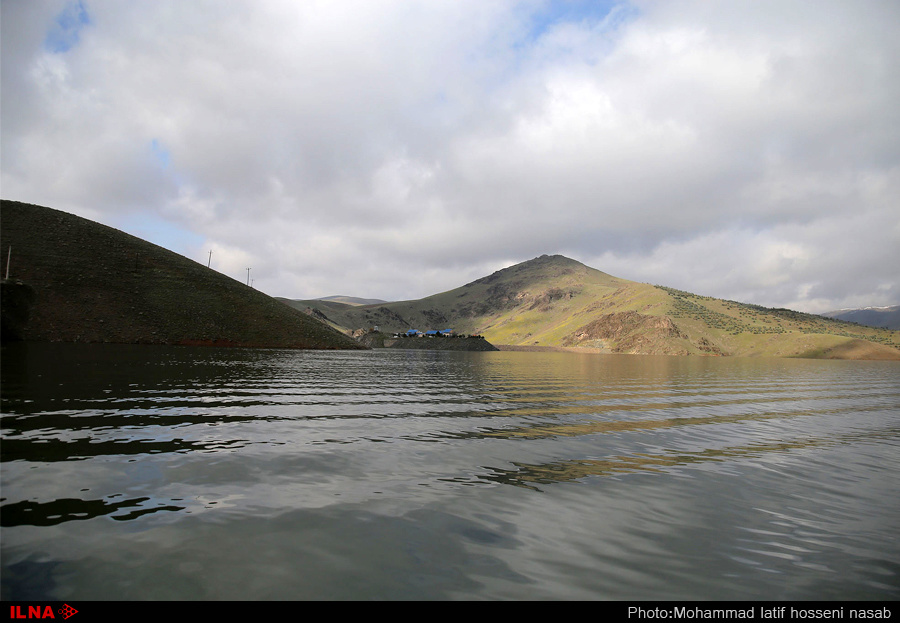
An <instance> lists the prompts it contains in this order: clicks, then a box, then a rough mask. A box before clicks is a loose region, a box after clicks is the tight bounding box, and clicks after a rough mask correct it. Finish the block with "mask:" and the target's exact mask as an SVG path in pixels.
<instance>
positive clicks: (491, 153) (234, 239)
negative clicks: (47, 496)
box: [0, 0, 900, 311]
mask: <svg viewBox="0 0 900 623" xmlns="http://www.w3.org/2000/svg"><path fill="white" fill-rule="evenodd" d="M898 24H900V8H898V7H897V5H896V3H893V2H889V1H885V2H870V3H865V4H859V3H845V2H792V3H784V2H729V3H708V2H692V1H667V2H655V1H647V2H643V1H641V2H634V3H629V2H607V3H591V2H574V3H565V2H544V1H539V0H534V1H523V2H515V1H512V0H510V1H505V2H491V3H483V2H475V1H471V2H469V1H454V2H430V1H429V2H408V1H402V2H401V1H397V2H391V1H387V0H385V1H383V2H377V3H374V2H368V1H362V0H360V1H355V2H351V1H341V2H321V3H319V2H304V3H297V2H290V1H286V0H285V1H275V0H270V1H267V2H249V3H221V2H191V3H184V2H175V1H165V0H160V1H155V2H149V3H121V2H110V1H89V0H82V1H81V2H62V1H61V2H56V3H51V2H47V3H44V2H41V3H30V2H29V3H21V2H8V3H7V2H5V3H3V5H2V27H3V37H2V41H0V43H2V46H3V47H2V63H3V67H2V70H3V71H2V74H0V78H2V82H3V83H2V91H0V93H2V98H3V102H2V103H3V106H2V109H0V114H2V125H3V132H2V135H0V141H2V157H3V159H2V186H3V194H4V197H8V198H14V199H20V200H25V201H31V202H35V203H42V204H44V205H49V206H52V207H56V208H60V209H65V210H68V211H71V212H75V213H77V214H81V215H84V216H87V217H89V218H94V219H96V220H99V221H101V222H105V223H107V224H111V225H113V226H118V227H120V228H123V229H124V228H129V227H130V228H139V227H143V230H142V231H148V232H149V233H150V235H152V236H153V237H152V238H150V239H151V240H153V241H154V242H157V243H158V244H163V246H169V247H170V248H173V250H176V251H178V252H180V253H183V254H185V255H188V256H189V257H193V258H194V259H196V260H197V261H206V260H207V259H208V252H209V251H210V250H213V255H212V265H213V267H215V268H217V269H218V270H221V271H222V272H225V273H226V274H229V275H231V276H233V277H234V278H236V279H238V280H240V281H244V280H245V279H246V269H247V267H252V274H253V276H254V287H258V288H260V289H262V290H264V291H266V292H268V293H270V294H273V295H280V296H289V297H294V298H302V297H314V296H324V295H329V294H335V293H341V294H348V295H357V296H370V297H380V298H392V299H403V298H417V297H421V296H425V295H428V294H432V293H435V292H438V291H442V290H446V289H449V288H452V287H456V286H458V285H461V284H462V283H465V282H466V281H469V280H471V279H475V278H477V277H480V276H483V275H484V274H488V273H490V272H491V271H492V270H496V269H497V268H500V267H502V266H504V265H508V264H510V263H512V262H516V261H522V260H525V259H530V258H532V257H535V256H537V255H540V254H542V253H555V252H560V253H566V254H568V255H570V256H572V257H574V258H575V259H579V260H581V261H585V262H586V263H589V264H591V265H593V266H595V267H596V268H599V269H601V270H604V271H606V272H610V273H612V274H616V275H618V276H621V277H624V278H628V279H638V280H642V281H649V282H653V283H660V284H664V285H672V286H674V287H679V288H682V289H687V290H692V291H697V292H700V293H703V294H708V295H713V296H722V297H725V298H732V299H737V300H746V301H748V302H754V303H760V304H766V305H773V306H792V307H794V308H799V309H805V310H811V311H825V309H827V308H830V307H841V306H845V305H846V304H848V302H849V301H859V304H889V303H896V302H897V301H898V300H900V292H898V290H900V286H898V281H897V277H896V276H895V275H894V273H895V272H896V271H895V270H891V268H892V267H893V266H896V265H898V263H900V262H898V260H900V255H898V251H897V249H898V248H900V244H898V242H900V240H898V234H900V210H898V206H897V202H896V197H897V196H900V195H898V194H897V191H898V181H897V177H898V174H897V172H898V170H900V153H898V150H900V135H898V134H900V118H898V116H900V105H898V104H900V75H898V73H900V70H898V67H897V64H896V62H895V59H896V58H897V57H898V56H900V44H898V43H897V42H896V37H895V35H894V33H895V31H896V26H897V25H898ZM142 223H144V225H141V224H142ZM147 223H151V224H152V226H147V225H146V224H147ZM135 233H137V232H135ZM854 304H855V303H854Z"/></svg>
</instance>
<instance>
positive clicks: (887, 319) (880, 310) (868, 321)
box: [822, 305, 900, 331]
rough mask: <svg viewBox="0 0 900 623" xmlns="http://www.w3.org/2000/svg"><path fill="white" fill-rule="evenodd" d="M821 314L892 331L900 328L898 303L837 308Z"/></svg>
mask: <svg viewBox="0 0 900 623" xmlns="http://www.w3.org/2000/svg"><path fill="white" fill-rule="evenodd" d="M822 315H823V316H825V317H826V318H836V319H838V320H845V321H847V322H855V323H856V324H862V325H866V326H867V327H881V328H884V329H891V330H892V331H897V330H900V305H891V306H887V307H863V308H859V309H839V310H837V311H832V312H828V313H826V314H822Z"/></svg>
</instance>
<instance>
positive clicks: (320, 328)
mask: <svg viewBox="0 0 900 623" xmlns="http://www.w3.org/2000/svg"><path fill="white" fill-rule="evenodd" d="M0 220H2V223H0V225H2V226H0V245H2V246H0V248H2V249H3V259H4V266H3V269H4V274H5V269H6V265H5V260H6V259H7V250H8V249H9V248H10V246H11V247H12V262H11V271H10V278H11V280H21V281H22V282H24V283H26V284H28V285H29V286H31V288H32V289H33V291H34V307H33V308H32V309H31V313H30V317H29V319H28V321H27V323H26V325H25V328H24V330H23V332H22V336H21V337H22V338H23V339H26V340H34V341H54V342H116V343H147V344H210V345H223V346H257V347H280V348H320V349H331V348H359V347H360V346H359V344H358V343H356V342H355V341H354V340H351V339H349V338H348V337H346V336H345V335H343V334H342V333H340V332H338V331H335V330H334V329H332V328H331V327H328V326H326V325H325V324H323V323H321V322H319V321H317V320H315V319H313V318H310V317H309V316H307V315H306V314H303V313H301V312H298V311H296V310H292V309H290V308H288V307H287V306H285V305H283V304H281V303H279V302H278V301H276V300H275V299H273V298H271V297H269V296H266V295H265V294H263V293H262V292H259V291H258V290H254V289H252V288H248V287H247V286H245V285H243V284H241V283H239V282H237V281H235V280H234V279H231V278H229V277H226V276H225V275H222V274H220V273H218V272H216V271H214V270H210V269H208V268H206V267H205V266H203V265H201V264H199V263H198V262H194V261H192V260H189V259H187V258H184V257H182V256H180V255H178V254H176V253H173V252H171V251H168V250H166V249H163V248H162V247H158V246H156V245H154V244H151V243H149V242H146V241H144V240H141V239H139V238H135V237H134V236H130V235H128V234H125V233H123V232H121V231H118V230H116V229H113V228H111V227H106V226H104V225H100V224H99V223H94V222H92V221H89V220H87V219H83V218H80V217H77V216H74V215H72V214H67V213H65V212H59V211H57V210H52V209H50V208H44V207H40V206H33V205H29V204H24V203H18V202H13V201H5V200H4V201H3V202H2V204H0Z"/></svg>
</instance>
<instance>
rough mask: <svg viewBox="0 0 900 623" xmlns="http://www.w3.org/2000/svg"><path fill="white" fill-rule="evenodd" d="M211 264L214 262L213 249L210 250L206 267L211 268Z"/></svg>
mask: <svg viewBox="0 0 900 623" xmlns="http://www.w3.org/2000/svg"><path fill="white" fill-rule="evenodd" d="M210 264H212V249H210V250H209V260H207V262H206V267H207V268H209V265H210Z"/></svg>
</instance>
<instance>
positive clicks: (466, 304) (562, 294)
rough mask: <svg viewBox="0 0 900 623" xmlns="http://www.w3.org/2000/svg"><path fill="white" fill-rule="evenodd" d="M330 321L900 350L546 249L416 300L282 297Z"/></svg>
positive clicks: (741, 351) (686, 343)
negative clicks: (358, 302) (621, 274)
mask: <svg viewBox="0 0 900 623" xmlns="http://www.w3.org/2000/svg"><path fill="white" fill-rule="evenodd" d="M285 302H287V303H288V304H290V305H292V306H295V307H298V308H301V309H309V310H316V312H317V313H318V314H321V315H323V316H324V317H325V318H327V320H328V321H329V322H331V323H332V324H333V325H334V326H337V327H341V328H343V329H344V330H347V331H352V330H356V329H361V328H370V327H375V326H378V327H379V329H380V330H381V331H383V332H395V331H405V330H408V329H418V330H422V331H424V330H427V329H453V330H455V331H457V332H459V333H471V334H481V335H484V337H485V338H486V339H487V340H488V341H489V342H491V343H492V344H496V345H502V346H507V347H517V348H576V349H591V350H593V351H596V352H609V353H640V354H671V355H730V356H777V357H833V358H853V359H856V358H860V359H863V358H864V359H900V332H897V331H888V330H885V329H877V328H871V327H863V326H859V325H855V324H852V323H848V322H842V321H837V320H831V319H827V318H823V317H821V316H815V315H812V314H804V313H800V312H795V311H791V310H786V309H766V308H763V307H759V306H757V305H748V304H743V303H736V302H733V301H724V300H720V299H715V298H711V297H704V296H698V295H695V294H691V293H688V292H682V291H679V290H674V289H672V288H666V287H662V286H653V285H649V284H644V283H637V282H634V281H628V280H625V279H620V278H617V277H613V276H610V275H608V274H606V273H603V272H601V271H599V270H596V269H593V268H590V267H588V266H585V265H584V264H581V263H580V262H577V261H575V260H571V259H569V258H566V257H562V256H559V255H556V256H546V255H545V256H541V257H539V258H535V259H533V260H529V261H527V262H523V263H521V264H517V265H515V266H511V267H509V268H506V269H503V270H500V271H497V272H495V273H494V274H492V275H490V276H487V277H484V278H482V279H478V280H477V281H473V282H472V283H470V284H467V285H465V286H462V287H460V288H456V289H454V290H450V291H448V292H443V293H441V294H435V295H433V296H429V297H426V298H423V299H420V300H417V301H400V302H394V303H385V304H376V305H363V306H350V305H343V304H341V303H335V302H327V303H326V302H322V301H285Z"/></svg>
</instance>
